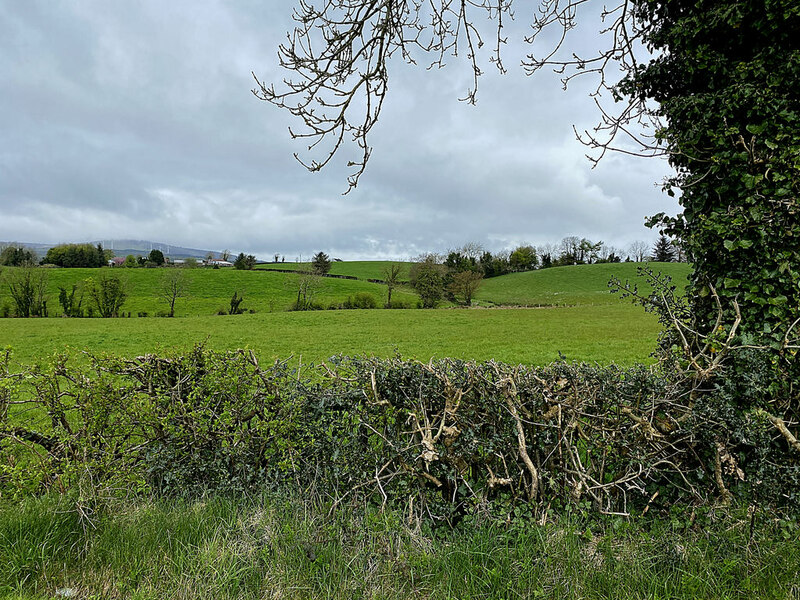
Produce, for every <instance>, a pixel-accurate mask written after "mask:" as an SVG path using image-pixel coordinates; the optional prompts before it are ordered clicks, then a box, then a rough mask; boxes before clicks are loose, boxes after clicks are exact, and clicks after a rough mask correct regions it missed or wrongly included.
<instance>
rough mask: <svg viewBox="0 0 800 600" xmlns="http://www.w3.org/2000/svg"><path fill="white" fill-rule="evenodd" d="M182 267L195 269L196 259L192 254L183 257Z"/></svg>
mask: <svg viewBox="0 0 800 600" xmlns="http://www.w3.org/2000/svg"><path fill="white" fill-rule="evenodd" d="M183 268H184V269H196V268H197V259H196V258H195V257H194V256H187V257H186V258H184V259H183Z"/></svg>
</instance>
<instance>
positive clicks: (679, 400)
mask: <svg viewBox="0 0 800 600" xmlns="http://www.w3.org/2000/svg"><path fill="white" fill-rule="evenodd" d="M765 357H766V358H767V359H768V354H765V353H760V352H758V351H756V352H754V353H750V354H749V358H748V360H750V361H751V362H752V364H751V371H750V372H751V373H756V374H757V373H763V375H764V376H763V377H761V376H757V377H752V378H749V379H747V378H744V377H737V378H732V379H729V380H725V381H723V380H720V381H719V382H718V384H717V385H716V386H715V387H713V388H711V389H710V392H711V393H707V394H704V395H703V396H702V397H701V398H699V399H695V398H693V397H692V396H691V395H690V393H691V390H692V388H693V381H692V380H691V379H687V378H686V376H685V372H684V371H682V370H680V369H675V368H673V367H667V366H666V365H664V366H662V367H660V368H657V369H649V368H646V367H643V366H637V367H633V368H629V369H622V368H619V367H615V366H608V367H599V366H593V365H584V364H567V363H556V364H553V365H550V366H548V367H523V366H511V365H503V364H499V363H495V362H491V361H490V362H486V363H472V362H462V361H456V360H441V361H432V362H430V363H419V362H416V361H405V360H402V359H400V358H394V359H388V360H384V359H376V358H370V359H367V358H334V359H331V361H330V363H329V365H327V366H326V367H324V368H313V367H312V368H308V367H306V368H304V369H303V370H301V371H297V370H295V369H291V368H289V367H288V366H287V364H286V363H277V364H275V365H272V366H270V367H266V368H262V367H260V366H259V365H258V362H257V361H256V359H255V357H254V355H253V354H252V353H250V352H245V351H236V352H229V353H217V352H210V351H207V350H204V349H202V348H196V349H195V350H194V351H193V352H190V353H188V354H185V355H172V356H166V357H159V356H152V355H149V356H143V357H138V358H136V359H132V360H123V359H111V358H108V357H96V358H93V359H91V365H90V366H89V368H88V369H86V368H85V369H84V370H76V368H75V367H69V366H68V365H67V363H66V362H65V361H64V360H63V359H59V360H58V361H57V362H56V364H55V365H54V368H43V369H38V368H37V369H31V370H29V371H27V372H25V373H10V372H8V369H7V367H6V368H5V369H0V403H3V402H6V401H7V400H8V399H11V398H14V399H15V401H17V402H20V401H21V402H23V404H26V405H28V407H30V408H35V409H36V410H37V411H40V414H42V415H43V417H46V418H42V419H38V420H37V421H35V422H34V423H35V424H34V425H31V424H27V425H26V424H25V423H20V422H15V421H12V420H11V418H13V414H12V415H11V416H9V413H8V412H7V411H6V412H4V411H3V410H0V464H2V465H4V466H3V471H0V490H3V493H4V494H5V493H8V494H9V495H13V494H17V493H22V492H23V491H24V490H22V489H21V488H20V487H19V486H24V487H25V489H27V490H28V491H30V489H31V487H34V488H36V489H39V490H46V489H48V488H51V487H53V486H57V487H60V488H69V487H72V486H76V485H79V484H80V485H82V486H86V485H87V482H92V485H94V486H99V487H101V488H102V487H104V486H108V487H119V486H121V485H124V486H125V487H126V488H127V489H139V490H142V491H144V492H147V491H148V490H149V491H152V492H156V493H159V494H180V495H196V494H203V493H206V492H208V491H209V490H217V491H222V492H225V491H233V492H240V491H242V490H248V489H255V488H260V489H263V488H264V487H265V486H266V487H275V488H287V487H294V486H300V488H301V489H304V490H307V489H309V488H312V487H313V488H314V489H315V490H316V491H317V492H320V493H322V494H323V495H328V496H330V497H331V499H332V500H334V501H338V500H341V499H343V498H344V497H345V496H354V495H360V496H363V497H365V498H367V499H372V500H374V501H375V502H376V503H380V504H383V503H389V504H391V505H394V506H396V507H398V508H402V509H403V510H406V511H412V512H414V513H415V514H417V515H419V516H420V517H422V516H424V517H425V518H426V519H427V518H431V519H433V522H445V523H455V522H456V521H458V520H459V519H461V518H462V517H464V516H465V515H470V514H473V515H477V516H482V518H497V519H504V518H506V517H507V516H508V515H509V514H510V511H513V510H516V511H517V512H519V511H522V512H528V513H533V514H536V513H538V511H544V510H547V509H548V507H549V508H550V509H555V510H557V509H559V508H563V507H567V506H575V505H577V506H579V507H581V510H593V511H594V512H596V513H604V512H606V513H607V512H613V513H628V514H630V513H635V512H642V511H644V510H650V511H653V512H655V511H659V510H664V511H666V512H667V514H669V511H671V510H672V511H674V510H681V507H684V506H687V505H697V504H704V503H705V504H711V503H715V502H718V501H719V500H723V501H730V500H739V501H741V502H743V503H744V502H752V501H757V502H759V503H760V504H762V505H763V506H770V507H773V508H775V507H780V506H784V507H786V508H788V509H790V510H792V511H793V512H795V513H797V512H800V461H798V458H797V457H796V456H795V454H796V451H795V450H794V449H793V448H792V442H791V439H790V438H789V437H787V436H786V434H785V433H783V432H784V431H785V430H786V425H785V422H783V421H781V420H780V419H779V418H776V417H774V415H773V414H772V412H770V411H769V410H767V409H766V408H762V409H760V410H759V411H747V410H744V409H743V406H744V405H745V404H746V403H747V402H749V399H748V398H749V397H751V396H753V397H758V395H759V394H760V389H761V387H762V386H765V385H769V382H768V376H769V372H770V371H769V368H768V365H761V363H762V362H763V361H764V359H765ZM767 362H768V360H767ZM759 365H761V366H759ZM0 408H2V407H0ZM18 408H19V409H20V410H24V409H25V408H26V407H25V406H20V407H18ZM17 414H19V413H17ZM781 427H783V429H781ZM34 450H35V452H34ZM37 454H38V456H37ZM12 455H13V456H14V458H13V459H12V458H11V457H12ZM34 458H35V459H34ZM123 482H124V483H123ZM82 489H84V488H82Z"/></svg>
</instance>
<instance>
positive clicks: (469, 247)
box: [458, 242, 484, 264]
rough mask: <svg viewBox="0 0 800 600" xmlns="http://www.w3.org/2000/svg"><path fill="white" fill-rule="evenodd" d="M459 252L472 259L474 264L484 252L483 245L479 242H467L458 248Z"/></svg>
mask: <svg viewBox="0 0 800 600" xmlns="http://www.w3.org/2000/svg"><path fill="white" fill-rule="evenodd" d="M458 252H459V254H462V255H464V256H466V257H467V258H469V259H472V262H473V264H475V262H477V261H478V260H479V259H480V257H481V256H482V255H483V253H484V248H483V245H482V244H480V243H479V242H467V243H466V244H464V245H463V246H461V248H460V249H459V250H458Z"/></svg>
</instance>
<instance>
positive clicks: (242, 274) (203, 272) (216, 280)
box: [0, 269, 417, 317]
mask: <svg viewBox="0 0 800 600" xmlns="http://www.w3.org/2000/svg"><path fill="white" fill-rule="evenodd" d="M100 271H101V269H49V270H47V276H48V289H49V293H50V300H49V301H48V308H49V312H50V314H51V315H52V316H56V315H60V314H61V307H60V306H59V304H58V291H59V287H60V286H64V287H66V288H67V290H70V289H71V287H72V285H73V284H75V283H79V282H82V281H84V280H86V279H88V278H90V277H97V276H98V274H99V272H100ZM102 271H103V272H104V273H106V274H108V273H113V274H115V275H119V276H120V277H121V278H122V279H123V280H124V281H125V283H126V288H127V291H128V295H129V296H128V299H127V300H126V302H125V304H124V306H123V310H124V311H125V312H126V313H127V312H131V313H132V314H133V315H136V314H138V313H139V312H147V313H148V314H149V315H150V316H153V315H155V314H157V313H158V312H164V311H167V310H168V307H167V304H166V303H165V302H163V301H161V300H159V299H158V288H159V281H160V278H161V276H162V275H163V273H164V270H162V269H115V270H112V269H102ZM183 272H184V273H185V274H186V277H188V278H190V280H191V283H190V287H189V293H188V295H187V297H186V298H181V299H179V300H178V302H177V304H176V307H175V315H176V316H177V317H182V316H189V315H215V314H216V313H217V312H218V311H219V310H221V309H222V310H227V309H228V307H229V304H230V298H231V296H232V295H233V293H234V291H236V292H238V293H239V294H240V295H242V294H243V295H244V302H243V304H242V306H243V307H245V308H247V309H253V310H255V311H256V312H274V311H285V310H288V308H289V307H290V306H291V305H292V302H294V300H295V298H296V296H297V287H298V280H299V278H300V276H299V275H296V274H293V273H273V272H266V271H255V270H254V271H237V270H235V269H186V270H185V271H183ZM4 288H5V286H3V289H2V290H0V305H2V304H3V303H4V302H5V303H6V304H9V305H10V304H11V300H10V298H9V296H8V291H7V290H6V289H4ZM359 292H366V293H369V294H372V296H374V297H375V300H376V302H377V303H378V305H379V306H381V305H383V304H384V303H385V302H386V287H385V286H383V285H380V284H377V283H369V282H367V281H353V280H346V279H334V278H329V277H324V278H320V279H319V285H318V287H317V288H316V290H315V294H314V300H315V301H317V302H319V303H320V304H322V305H323V306H325V307H327V306H328V305H329V304H331V303H333V302H341V301H343V300H344V299H345V298H346V297H347V296H352V295H354V294H356V293H359ZM395 298H396V299H397V300H399V301H403V302H406V303H409V304H411V305H415V304H416V301H417V297H416V295H415V294H414V293H413V292H412V291H411V290H407V289H405V290H404V289H400V290H396V291H395V293H394V294H393V301H394V300H395ZM84 302H85V304H84V306H88V303H89V299H88V297H87V298H86V299H85V300H84Z"/></svg>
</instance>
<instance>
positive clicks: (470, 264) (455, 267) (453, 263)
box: [444, 250, 478, 273]
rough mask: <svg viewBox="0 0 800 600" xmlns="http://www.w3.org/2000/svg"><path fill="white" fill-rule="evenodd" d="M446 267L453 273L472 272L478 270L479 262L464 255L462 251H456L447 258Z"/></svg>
mask: <svg viewBox="0 0 800 600" xmlns="http://www.w3.org/2000/svg"><path fill="white" fill-rule="evenodd" d="M444 266H445V267H447V270H448V271H450V272H451V273H459V272H461V271H472V270H477V269H478V260H477V259H476V258H474V257H469V256H467V255H465V254H462V253H461V252H460V251H456V250H454V251H452V252H450V253H449V254H448V255H447V258H445V260H444Z"/></svg>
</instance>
